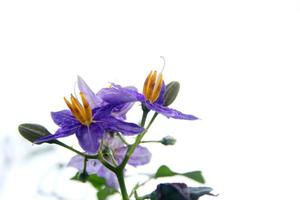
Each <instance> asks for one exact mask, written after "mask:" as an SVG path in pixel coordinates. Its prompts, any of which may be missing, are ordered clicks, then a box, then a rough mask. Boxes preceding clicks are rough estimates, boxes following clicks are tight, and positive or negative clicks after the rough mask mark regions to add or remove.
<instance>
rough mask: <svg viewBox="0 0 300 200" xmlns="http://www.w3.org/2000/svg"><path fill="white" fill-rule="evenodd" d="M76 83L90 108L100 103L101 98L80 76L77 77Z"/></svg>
mask: <svg viewBox="0 0 300 200" xmlns="http://www.w3.org/2000/svg"><path fill="white" fill-rule="evenodd" d="M77 83H78V88H79V90H80V92H82V93H83V94H84V96H85V97H86V99H87V101H88V102H89V104H90V106H91V108H92V109H93V108H96V107H98V106H101V105H102V103H103V100H102V99H101V98H98V97H97V96H96V95H95V93H94V92H93V91H92V90H91V89H90V87H89V86H88V85H87V84H86V82H85V81H84V80H83V79H82V78H81V77H80V76H78V77H77Z"/></svg>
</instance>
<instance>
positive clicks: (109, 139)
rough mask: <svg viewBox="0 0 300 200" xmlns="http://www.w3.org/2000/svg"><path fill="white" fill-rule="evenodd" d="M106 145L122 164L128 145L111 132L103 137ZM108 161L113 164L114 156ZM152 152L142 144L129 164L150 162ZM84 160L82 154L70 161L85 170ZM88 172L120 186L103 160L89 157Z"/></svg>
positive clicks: (70, 163) (117, 162) (115, 158)
mask: <svg viewBox="0 0 300 200" xmlns="http://www.w3.org/2000/svg"><path fill="white" fill-rule="evenodd" d="M103 144H104V146H106V147H108V148H109V149H110V151H111V154H112V157H113V159H114V160H115V162H116V164H118V165H119V164H121V162H122V160H123V159H124V156H125V154H126V152H127V148H128V147H127V146H125V145H124V143H123V142H122V141H121V140H120V139H119V138H118V137H114V136H112V135H110V134H105V136H104V138H103ZM105 159H106V160H107V161H108V162H110V163H111V164H113V162H112V158H110V157H107V158H105ZM150 159H151V153H150V152H149V150H148V149H147V148H145V147H142V146H137V148H136V149H135V151H134V153H133V154H132V156H131V157H130V159H129V161H128V164H130V165H132V166H135V167H136V166H139V165H145V164H147V163H149V162H150ZM83 162H84V158H83V157H82V156H80V155H76V156H74V157H73V158H72V159H71V160H70V162H69V164H68V165H69V166H72V167H75V168H76V169H78V170H79V171H81V172H82V171H83ZM86 172H87V173H88V174H97V175H98V176H100V177H103V178H105V180H106V183H107V185H109V186H110V187H113V188H115V189H118V188H119V185H118V180H117V177H116V176H115V174H114V173H113V172H111V171H110V170H109V169H107V168H106V167H105V166H104V165H102V164H101V162H100V161H99V160H97V159H89V160H88V161H87V167H86Z"/></svg>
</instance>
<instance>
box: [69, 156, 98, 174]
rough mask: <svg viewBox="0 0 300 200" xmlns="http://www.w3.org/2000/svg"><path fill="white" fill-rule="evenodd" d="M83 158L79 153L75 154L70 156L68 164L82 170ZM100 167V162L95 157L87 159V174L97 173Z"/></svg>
mask: <svg viewBox="0 0 300 200" xmlns="http://www.w3.org/2000/svg"><path fill="white" fill-rule="evenodd" d="M83 162H84V158H83V157H82V156H80V155H76V156H74V157H72V158H71V160H70V161H69V163H68V166H70V167H74V168H76V169H77V170H78V171H80V172H82V171H83ZM100 167H101V163H100V161H99V160H97V159H88V161H87V163H86V172H87V173H88V174H97V173H98V171H99V169H100Z"/></svg>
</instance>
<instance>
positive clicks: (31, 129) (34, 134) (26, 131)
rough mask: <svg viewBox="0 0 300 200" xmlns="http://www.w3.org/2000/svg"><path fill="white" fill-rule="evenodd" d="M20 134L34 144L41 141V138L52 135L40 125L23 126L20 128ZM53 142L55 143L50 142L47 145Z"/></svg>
mask: <svg viewBox="0 0 300 200" xmlns="http://www.w3.org/2000/svg"><path fill="white" fill-rule="evenodd" d="M19 132H20V134H21V135H22V136H23V137H24V138H25V139H26V140H28V141H30V142H32V143H33V142H34V141H36V140H37V139H39V138H40V137H43V136H46V135H50V134H51V133H50V132H49V131H48V130H47V129H46V128H45V127H43V126H41V125H38V124H21V125H20V126H19ZM52 142H53V141H49V142H47V143H52ZM39 144H41V143H39Z"/></svg>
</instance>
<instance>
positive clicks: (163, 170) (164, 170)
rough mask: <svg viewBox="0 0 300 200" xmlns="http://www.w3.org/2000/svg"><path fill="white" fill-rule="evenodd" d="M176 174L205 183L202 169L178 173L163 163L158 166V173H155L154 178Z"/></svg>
mask: <svg viewBox="0 0 300 200" xmlns="http://www.w3.org/2000/svg"><path fill="white" fill-rule="evenodd" d="M176 175H180V176H185V177H187V178H190V179H192V180H194V181H197V182H199V183H205V180H204V177H203V176H202V173H201V171H192V172H185V173H178V172H174V171H172V170H171V169H170V168H169V167H168V166H166V165H162V166H160V167H159V168H158V170H157V171H156V173H155V175H154V178H160V177H170V176H176Z"/></svg>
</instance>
